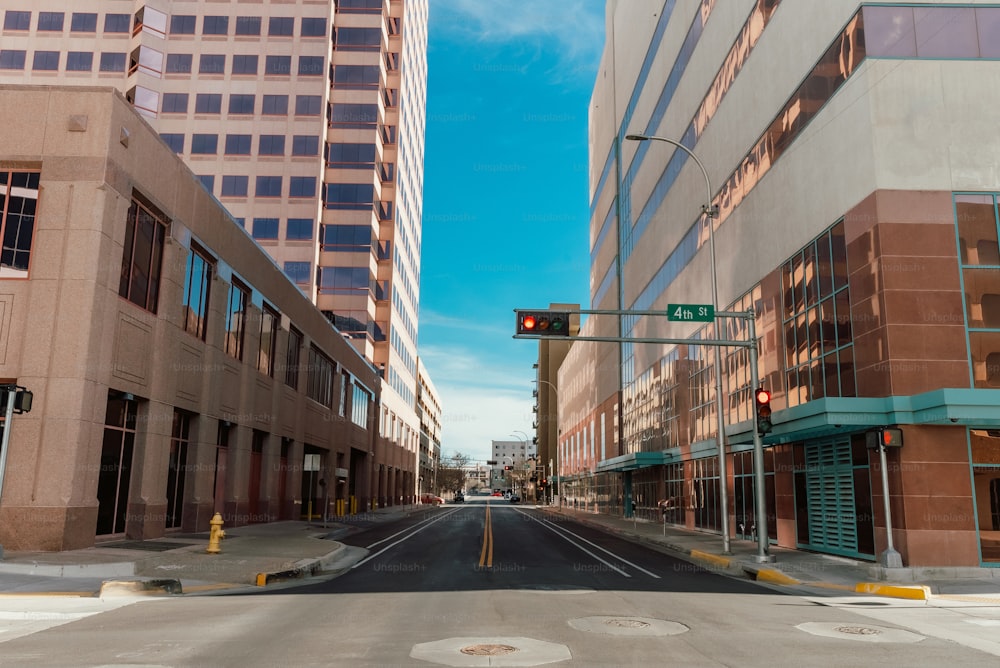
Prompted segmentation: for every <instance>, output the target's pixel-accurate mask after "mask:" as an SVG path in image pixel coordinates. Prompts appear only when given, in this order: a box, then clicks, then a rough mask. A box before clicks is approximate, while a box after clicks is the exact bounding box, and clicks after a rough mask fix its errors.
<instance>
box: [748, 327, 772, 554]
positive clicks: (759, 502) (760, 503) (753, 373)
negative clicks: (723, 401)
mask: <svg viewBox="0 0 1000 668" xmlns="http://www.w3.org/2000/svg"><path fill="white" fill-rule="evenodd" d="M748 316H749V317H748V318H747V335H748V338H749V339H750V345H749V346H748V347H747V350H748V351H749V353H750V360H749V361H750V388H751V389H756V388H757V387H760V378H759V377H758V374H757V327H756V324H755V323H754V313H753V309H750V311H749V312H748ZM750 428H751V430H752V432H753V486H754V491H755V492H756V495H755V496H756V498H755V499H754V501H755V502H756V503H755V508H756V510H754V514H755V515H756V516H757V554H756V555H755V556H754V561H756V562H757V563H759V564H763V563H768V562H771V561H774V557H772V556H771V555H770V554H768V552H767V500H766V499H765V498H764V484H765V479H764V444H763V443H762V442H761V439H760V433H759V432H758V431H757V422H756V418H754V419H752V420H751V427H750Z"/></svg>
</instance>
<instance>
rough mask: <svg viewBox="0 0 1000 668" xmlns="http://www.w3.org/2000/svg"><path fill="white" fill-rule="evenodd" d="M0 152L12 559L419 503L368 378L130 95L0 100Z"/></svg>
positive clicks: (66, 90)
mask: <svg viewBox="0 0 1000 668" xmlns="http://www.w3.org/2000/svg"><path fill="white" fill-rule="evenodd" d="M0 147H2V148H0V212H2V220H0V222H2V235H3V238H4V239H5V240H7V243H5V245H4V252H3V255H2V259H0V265H2V266H0V288H2V289H0V302H2V303H3V309H2V311H3V318H2V320H0V378H3V379H5V382H13V383H17V384H18V385H21V386H24V387H26V388H28V389H30V390H31V391H32V392H33V393H34V405H33V408H32V410H31V412H29V413H24V414H21V415H16V416H15V417H14V418H13V420H12V422H13V424H12V425H11V428H10V441H9V445H8V451H7V452H6V453H5V455H6V472H5V476H4V479H3V488H2V496H0V543H2V544H3V545H4V546H5V547H6V548H8V549H17V550H28V549H43V550H63V549H73V548H79V547H85V546H88V545H92V544H93V543H94V541H95V540H96V539H101V538H109V537H128V538H151V537H156V536H162V535H164V533H166V532H170V531H175V530H182V531H202V530H205V529H207V528H208V521H209V519H210V518H211V516H212V514H213V513H215V512H221V513H222V514H223V517H224V519H225V521H226V523H227V524H229V525H233V524H235V525H239V524H246V523H251V522H263V521H271V520H278V519H298V518H301V517H303V516H306V515H307V514H312V515H313V516H314V517H319V516H322V514H323V513H324V509H326V512H329V513H331V514H332V513H336V512H350V511H351V510H357V509H365V508H369V507H371V505H372V504H378V505H386V504H393V503H399V502H407V501H411V500H412V493H411V492H410V490H411V489H413V486H414V480H413V469H412V467H411V461H412V459H411V453H410V452H409V450H408V449H407V448H406V447H405V445H404V444H402V443H401V442H400V441H393V440H392V439H389V438H383V437H380V436H379V433H378V418H379V416H378V406H379V400H380V392H381V380H380V377H379V374H378V372H377V370H376V369H375V368H373V367H372V365H371V364H370V363H368V362H367V361H366V360H365V359H364V358H363V357H362V356H361V355H360V354H359V353H358V352H357V351H356V350H355V349H354V348H353V347H352V346H351V345H350V343H349V342H348V341H347V340H345V338H344V337H343V335H342V334H341V333H339V332H338V331H336V330H335V329H334V328H332V327H331V326H330V324H329V322H328V320H327V319H326V318H325V317H324V316H323V314H322V313H321V312H320V311H319V310H318V309H317V308H316V307H315V305H314V304H313V303H312V302H311V301H310V300H309V299H308V298H307V297H306V296H305V295H304V294H303V293H302V291H301V290H299V289H298V288H297V287H296V285H295V284H294V283H293V282H292V281H290V280H288V278H287V277H286V276H285V275H284V273H283V272H282V271H281V269H280V267H278V266H277V265H276V264H275V262H274V261H273V260H272V258H271V257H270V256H269V255H268V254H267V253H266V252H265V251H264V250H263V249H262V248H261V247H260V246H259V245H258V244H257V243H256V242H255V241H254V240H253V239H252V238H251V237H250V236H249V235H248V234H247V233H246V231H245V230H244V229H243V228H241V227H240V226H239V225H238V224H236V223H235V222H234V221H233V220H232V217H231V216H230V215H229V213H228V212H227V211H226V210H225V209H224V208H223V207H222V206H220V204H219V202H218V201H217V200H216V199H215V198H213V197H212V196H211V194H209V193H208V192H207V191H206V190H205V189H204V188H203V186H202V183H201V182H200V180H199V179H198V178H197V176H196V175H194V174H193V173H192V172H191V171H190V170H189V169H188V167H187V166H186V165H185V164H184V163H183V161H181V160H180V159H179V158H178V157H177V156H176V155H174V153H173V151H172V150H171V149H170V148H169V146H168V145H166V144H165V143H164V142H163V141H162V140H161V139H160V138H159V137H158V136H157V134H156V133H155V132H154V131H153V129H152V128H150V126H149V125H148V123H147V122H146V121H145V120H144V119H143V118H141V117H140V116H139V115H138V114H137V113H136V112H135V110H134V109H133V107H132V106H131V105H130V104H129V103H128V102H127V101H126V99H125V98H124V97H123V96H122V95H121V94H120V93H118V92H116V91H114V90H113V89H111V88H103V89H102V88H93V87H40V86H9V85H4V86H0ZM320 481H322V482H323V483H324V484H320ZM338 502H339V503H338Z"/></svg>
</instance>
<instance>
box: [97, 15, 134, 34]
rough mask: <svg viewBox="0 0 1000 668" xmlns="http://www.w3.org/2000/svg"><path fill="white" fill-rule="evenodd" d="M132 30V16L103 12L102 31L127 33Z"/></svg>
mask: <svg viewBox="0 0 1000 668" xmlns="http://www.w3.org/2000/svg"><path fill="white" fill-rule="evenodd" d="M131 31H132V16H131V15H129V14H105V15H104V32H110V33H127V32H131Z"/></svg>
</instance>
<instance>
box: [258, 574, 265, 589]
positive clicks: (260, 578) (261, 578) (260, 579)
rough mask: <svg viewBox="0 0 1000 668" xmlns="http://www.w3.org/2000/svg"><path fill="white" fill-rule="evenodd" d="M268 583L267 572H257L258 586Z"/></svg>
mask: <svg viewBox="0 0 1000 668" xmlns="http://www.w3.org/2000/svg"><path fill="white" fill-rule="evenodd" d="M266 584H267V573H258V574H257V586H258V587H263V586H264V585H266Z"/></svg>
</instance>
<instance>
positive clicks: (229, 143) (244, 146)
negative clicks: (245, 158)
mask: <svg viewBox="0 0 1000 668" xmlns="http://www.w3.org/2000/svg"><path fill="white" fill-rule="evenodd" d="M251 139H252V136H251V135H226V155H250V141H251Z"/></svg>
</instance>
